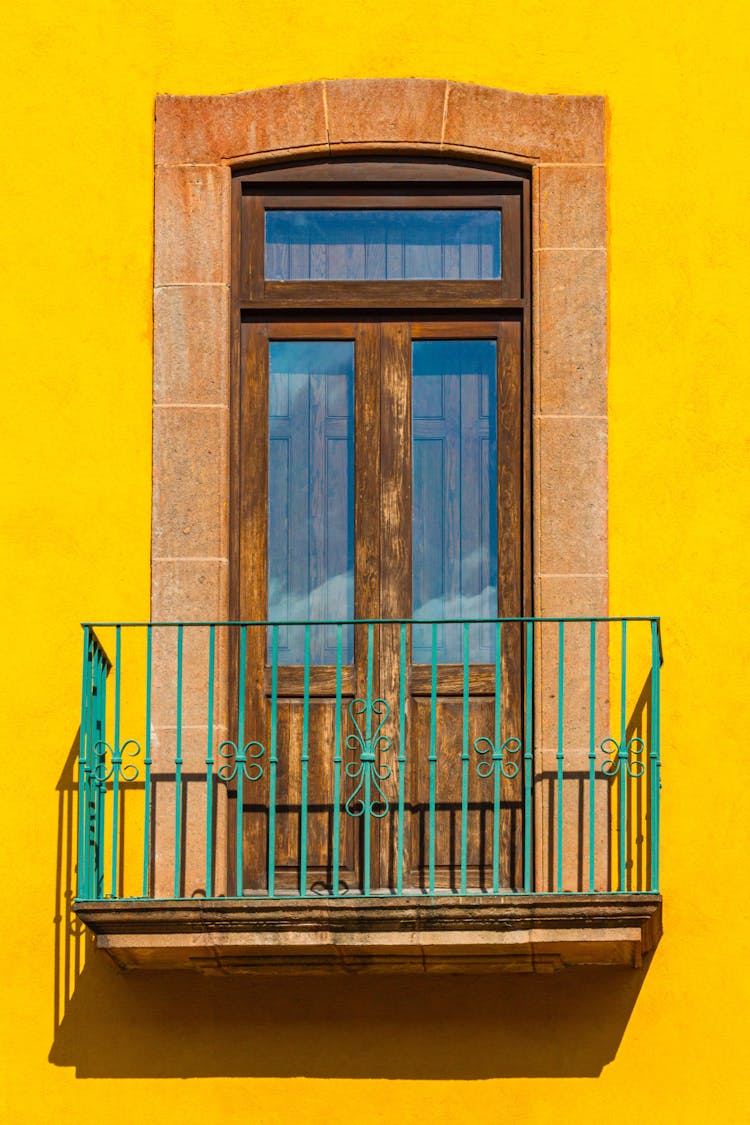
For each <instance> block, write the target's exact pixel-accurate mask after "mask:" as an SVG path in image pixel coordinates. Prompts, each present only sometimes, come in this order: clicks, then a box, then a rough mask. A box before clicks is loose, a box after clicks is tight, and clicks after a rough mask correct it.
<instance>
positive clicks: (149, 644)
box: [143, 625, 153, 898]
mask: <svg viewBox="0 0 750 1125" xmlns="http://www.w3.org/2000/svg"><path fill="white" fill-rule="evenodd" d="M152 673H153V636H152V627H151V625H147V626H146V720H145V721H146V729H145V731H144V739H143V743H144V748H145V756H144V759H143V897H144V898H148V887H149V869H150V864H151V764H152V763H151V690H152V685H151V677H152Z"/></svg>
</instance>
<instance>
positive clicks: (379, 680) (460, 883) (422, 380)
mask: <svg viewBox="0 0 750 1125" xmlns="http://www.w3.org/2000/svg"><path fill="white" fill-rule="evenodd" d="M520 355H521V324H520V321H518V320H514V319H512V318H508V319H506V320H503V321H498V320H497V319H495V320H490V319H479V318H478V319H475V320H461V321H455V320H454V321H451V320H440V319H439V318H437V317H435V316H430V317H428V316H424V317H422V318H420V319H419V320H401V319H393V318H389V319H386V318H384V317H382V316H375V315H373V316H371V317H370V318H369V319H367V320H362V319H361V318H358V319H356V320H355V319H352V320H350V321H346V322H336V323H333V322H332V323H324V322H322V321H315V320H312V319H309V320H308V321H307V322H305V321H302V320H299V321H293V322H289V321H281V320H277V321H274V322H271V323H266V324H260V323H247V324H245V325H243V333H242V409H241V415H242V421H241V450H242V466H241V477H240V512H241V528H240V535H241V540H242V557H243V559H244V565H243V568H242V572H241V575H240V591H239V595H240V597H239V604H240V612H241V616H242V618H243V619H246V620H247V619H249V620H255V621H263V620H265V619H268V620H277V621H295V620H296V621H300V620H308V621H309V620H313V621H317V620H324V619H328V620H335V621H347V622H350V621H352V619H358V620H362V619H368V620H370V621H375V622H376V623H375V624H373V625H372V626H370V627H368V626H366V625H353V624H346V625H342V626H341V628H336V627H335V626H311V627H308V628H307V629H306V628H305V627H303V626H300V625H284V626H280V627H279V629H278V630H272V631H270V632H269V630H267V629H266V628H263V627H259V626H256V627H254V628H252V629H249V630H248V632H247V652H246V659H245V661H244V663H243V666H244V668H245V669H246V688H245V701H246V714H247V716H248V719H249V722H250V724H251V725H252V728H253V732H254V733H253V735H252V737H254V738H257V739H258V741H260V742H261V743H262V744H263V746H264V747H266V749H267V750H268V748H269V745H270V744H269V738H270V737H271V725H272V723H271V719H272V716H271V709H272V705H271V696H272V694H273V697H274V698H275V699H276V706H275V716H276V722H275V724H274V728H275V730H274V747H275V759H276V760H275V762H274V768H273V770H271V769H264V772H263V776H262V777H261V778H260V779H259V780H258V781H257V782H255V783H254V784H253V785H252V786H251V787H250V788H251V794H250V796H249V797H248V795H247V790H246V792H245V795H244V800H245V809H244V811H243V816H242V826H243V827H242V834H243V841H242V853H243V854H242V864H243V877H242V884H243V889H244V890H246V891H248V892H250V893H263V892H265V891H267V890H268V889H269V886H272V888H273V890H274V893H285V892H286V893H299V892H302V893H305V894H315V893H323V894H330V893H332V892H335V893H358V892H359V893H361V892H364V893H377V892H378V891H380V892H383V891H385V892H387V891H391V892H393V891H395V890H396V889H400V890H401V891H403V892H407V891H410V890H411V891H413V892H424V891H430V890H432V891H435V892H436V893H440V892H443V893H445V892H449V891H450V892H455V891H460V890H471V891H479V890H492V889H494V890H498V889H502V888H507V887H514V886H517V885H520V870H521V848H520V842H521V839H522V824H521V782H522V771H521V768H520V766H521V763H520V762H519V769H518V771H517V773H516V775H515V776H514V777H503V778H502V779H499V778H495V779H494V781H493V779H492V777H491V776H485V777H483V776H480V772H478V769H477V767H478V765H479V764H480V762H483V761H485V760H488V759H485V758H484V757H483V756H482V754H483V753H484V751H485V750H486V749H487V746H489V745H490V744H492V745H494V743H496V742H497V739H498V736H502V737H504V738H507V737H509V736H510V735H512V734H513V733H514V732H516V731H517V732H518V734H519V735H520V702H519V701H520V675H521V664H520V657H519V652H520V626H510V625H506V626H504V627H503V629H502V630H498V629H497V627H496V625H494V624H480V623H478V622H477V623H474V624H471V625H469V627H468V631H467V630H466V629H464V627H463V626H462V625H450V624H445V620H446V619H456V618H458V619H461V620H463V619H466V618H473V619H486V618H494V617H496V616H498V615H500V616H517V615H519V614H520V613H521V610H522V593H521V586H522V582H521V535H520V528H521V512H522V489H521V377H520ZM412 617H418V618H422V619H425V618H426V619H435V620H437V621H439V624H436V626H435V629H434V630H433V626H432V625H431V624H423V625H415V626H413V627H412V626H408V627H404V628H402V626H401V624H400V622H402V621H405V620H407V619H410V618H412ZM391 621H396V622H399V623H394V624H391V623H389V622H391ZM498 644H499V648H498ZM272 654H275V659H272ZM433 657H434V660H433ZM433 663H434V669H433ZM274 665H275V667H276V671H275V673H274V672H273V666H274ZM236 667H239V658H238V660H237V662H236ZM379 700H382V701H383V702H382V703H378V702H377V701H379ZM496 701H497V702H496ZM381 722H382V727H380V731H379V733H380V734H381V735H382V738H379V739H378V738H377V737H376V735H377V733H378V730H377V728H378V727H379V724H380V723H381ZM368 735H369V736H371V738H369V740H368V737H367V736H368ZM373 748H374V750H375V752H376V760H375V763H374V770H375V772H374V773H373V772H372V764H371V763H369V762H368V760H367V758H368V751H369V750H371V749H373ZM479 751H481V753H480V752H479ZM519 757H520V755H519ZM269 764H270V762H269ZM511 772H512V771H511ZM365 779H366V781H367V786H368V792H369V791H370V790H369V786H370V783H371V782H372V791H371V792H370V798H371V799H370V801H369V802H368V801H366V800H364V792H365V790H364V788H363V786H364V782H365ZM495 781H497V783H498V784H497V785H496V784H495ZM376 782H377V784H376ZM272 807H273V814H272V813H271V809H272ZM271 829H272V830H271ZM235 850H236V849H235ZM269 872H270V883H269Z"/></svg>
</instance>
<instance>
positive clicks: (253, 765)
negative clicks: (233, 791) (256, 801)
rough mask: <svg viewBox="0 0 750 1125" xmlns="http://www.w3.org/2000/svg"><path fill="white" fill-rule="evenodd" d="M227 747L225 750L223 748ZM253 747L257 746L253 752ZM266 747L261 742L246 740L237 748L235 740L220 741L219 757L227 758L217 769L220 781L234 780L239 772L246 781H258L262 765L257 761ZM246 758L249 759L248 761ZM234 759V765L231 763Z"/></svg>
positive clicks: (261, 773) (261, 775)
mask: <svg viewBox="0 0 750 1125" xmlns="http://www.w3.org/2000/svg"><path fill="white" fill-rule="evenodd" d="M225 747H226V748H227V749H226V750H225V749H224V748H225ZM253 747H257V750H256V751H255V753H253ZM265 752H266V748H265V746H264V745H263V743H262V742H246V743H245V744H244V746H242V747H241V748H240V749H239V750H238V749H237V743H236V742H230V741H226V742H222V743H220V745H219V757H221V758H225V759H227V760H226V761H225V763H224V765H223V766H219V769H218V770H217V773H218V776H219V777H220V778H221V780H222V781H234V779H235V777H237V775H238V774H239V776H240V777H246V778H247V780H248V781H260V779H261V778H262V777H263V766H262V765H261V764H260V762H259V761H257V759H258V758H262V757H263V755H264V754H265ZM248 758H250V759H251V760H250V761H249V762H248ZM232 759H234V765H232V764H231V762H232Z"/></svg>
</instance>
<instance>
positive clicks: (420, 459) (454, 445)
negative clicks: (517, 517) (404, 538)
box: [412, 340, 497, 664]
mask: <svg viewBox="0 0 750 1125" xmlns="http://www.w3.org/2000/svg"><path fill="white" fill-rule="evenodd" d="M496 369H497V344H496V343H495V341H494V340H417V341H415V342H414V343H413V345H412V442H413V451H412V609H413V614H414V617H417V618H420V617H421V618H422V619H425V620H438V619H440V620H445V619H457V618H458V619H462V618H463V619H465V618H494V617H496V615H497V401H496ZM493 636H494V629H492V628H491V627H490V626H481V625H475V626H473V627H472V628H471V629H470V652H469V656H470V659H471V661H472V662H479V663H484V662H489V661H492V660H493V659H494V652H493ZM412 643H413V659H414V662H415V663H418V664H421V663H429V662H430V660H431V630H430V628H429V627H428V626H415V628H414V635H413V642H412ZM437 658H438V661H439V662H440V663H459V662H460V661H461V660H462V659H463V630H462V627H461V626H460V625H441V626H440V627H439V629H438V653H437Z"/></svg>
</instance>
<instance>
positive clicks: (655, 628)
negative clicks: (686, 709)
mask: <svg viewBox="0 0 750 1125" xmlns="http://www.w3.org/2000/svg"><path fill="white" fill-rule="evenodd" d="M660 722H661V650H660V645H659V624H658V622H657V621H655V620H654V621H652V622H651V890H652V891H653V892H654V894H658V892H659V799H660V779H659V773H660V765H661V763H660V761H659V752H660V747H659V742H660Z"/></svg>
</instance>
